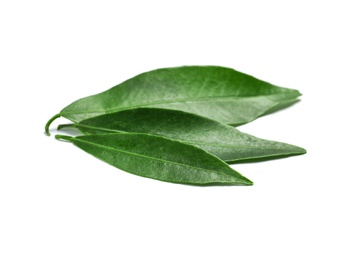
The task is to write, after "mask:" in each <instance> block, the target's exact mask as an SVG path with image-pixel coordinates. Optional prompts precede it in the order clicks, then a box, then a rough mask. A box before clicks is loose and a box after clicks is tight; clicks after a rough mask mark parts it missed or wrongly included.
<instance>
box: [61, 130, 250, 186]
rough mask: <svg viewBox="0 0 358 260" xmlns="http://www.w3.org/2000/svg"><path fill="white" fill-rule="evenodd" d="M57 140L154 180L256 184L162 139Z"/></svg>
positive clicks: (99, 137) (89, 137)
mask: <svg viewBox="0 0 358 260" xmlns="http://www.w3.org/2000/svg"><path fill="white" fill-rule="evenodd" d="M56 138H57V139H64V140H69V141H71V142H72V143H73V144H74V145H76V146H77V147H79V148H80V149H82V150H84V151H86V152H87V153H89V154H92V155H93V156H95V157H97V158H99V159H101V160H103V161H105V162H107V163H109V164H111V165H113V166H115V167H117V168H119V169H122V170H124V171H127V172H129V173H133V174H136V175H139V176H143V177H147V178H151V179H156V180H161V181H166V182H173V183H183V184H193V185H215V184H225V185H252V184H253V183H252V182H251V181H250V180H248V179H247V178H245V177H244V176H242V175H241V174H239V173H238V172H236V171H234V170H233V169H232V168H230V167H229V166H228V165H227V164H226V163H224V162H223V161H221V160H220V159H219V158H217V157H215V156H213V155H211V154H209V153H207V152H205V151H204V150H202V149H199V148H197V147H195V146H191V145H188V144H184V143H181V142H177V141H173V140H170V139H166V138H163V137H159V136H153V135H147V134H136V133H115V134H102V135H87V136H77V137H69V136H63V135H57V136H56Z"/></svg>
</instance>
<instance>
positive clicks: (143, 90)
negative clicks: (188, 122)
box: [45, 66, 300, 132]
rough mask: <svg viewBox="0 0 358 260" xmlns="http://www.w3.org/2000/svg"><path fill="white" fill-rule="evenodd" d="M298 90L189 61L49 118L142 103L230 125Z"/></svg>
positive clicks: (279, 103)
mask: <svg viewBox="0 0 358 260" xmlns="http://www.w3.org/2000/svg"><path fill="white" fill-rule="evenodd" d="M298 96H300V93H299V92H298V91H297V90H293V89H287V88H281V87H277V86H274V85H272V84H270V83H267V82H264V81H262V80H259V79H256V78H254V77H252V76H249V75H246V74H244V73H241V72H238V71H235V70H233V69H229V68H224V67H217V66H184V67H176V68H165V69H158V70H153V71H149V72H146V73H143V74H140V75H138V76H136V77H134V78H131V79H129V80H127V81H125V82H123V83H121V84H119V85H117V86H115V87H113V88H111V89H109V90H107V91H104V92H102V93H99V94H97V95H93V96H89V97H86V98H82V99H79V100H77V101H75V102H73V103H72V104H70V105H69V106H67V107H65V108H64V109H62V110H61V112H60V113H59V114H57V115H55V116H54V117H53V118H51V119H50V120H49V122H48V123H47V125H46V127H45V128H46V131H47V132H48V128H49V125H50V123H51V122H52V121H53V120H54V119H56V118H57V117H60V116H63V117H65V118H68V119H70V120H71V121H73V122H79V121H81V120H84V119H88V118H91V117H95V116H98V115H102V114H107V113H114V112H117V111H121V110H128V109H133V108H138V107H156V108H167V109H173V110H181V111H186V112H190V113H194V114H198V115H202V116H204V117H207V118H211V119H214V120H216V121H219V122H221V123H224V124H230V125H240V124H244V123H247V122H250V121H252V120H254V119H255V118H257V117H259V116H261V115H263V114H265V113H268V112H270V111H273V110H275V108H279V107H280V106H282V105H284V104H287V103H290V102H292V101H293V100H295V99H296V98H297V97H298Z"/></svg>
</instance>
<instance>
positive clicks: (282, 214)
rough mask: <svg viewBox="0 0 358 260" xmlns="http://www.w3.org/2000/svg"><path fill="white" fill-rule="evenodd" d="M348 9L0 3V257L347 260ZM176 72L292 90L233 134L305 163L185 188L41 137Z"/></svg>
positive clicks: (352, 167)
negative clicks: (93, 101) (232, 183)
mask: <svg viewBox="0 0 358 260" xmlns="http://www.w3.org/2000/svg"><path fill="white" fill-rule="evenodd" d="M354 2H355V1H344V0H340V1H329V0H328V1H314V0H311V1H224V0H220V1H183V0H181V1H154V0H152V1H113V2H109V1H97V2H95V1H83V2H81V1H1V4H0V29H1V31H0V37H1V40H0V46H1V48H0V86H1V97H0V99H1V101H0V107H1V128H0V132H1V138H2V141H1V146H0V148H1V152H2V153H1V163H0V259H4V260H8V259H37V260H40V259H275V260H276V259H345V260H348V259H358V248H357V244H358V235H357V234H358V225H357V220H358V213H357V198H358V188H357V181H358V177H357V176H358V171H357V161H358V160H357V154H358V150H357V144H358V143H357V138H358V137H357V130H358V129H357V127H356V126H355V122H356V121H357V112H358V109H357V95H356V94H357V88H358V86H357V69H358V63H357V60H358V52H357V47H358V39H357V38H358V37H357V25H358V18H357V17H358V15H357V12H358V9H357V7H356V6H355V5H354ZM181 65H221V66H226V67H232V68H235V69H236V70H239V71H242V72H245V73H248V74H251V75H253V76H255V77H258V78H260V79H263V80H266V81H269V82H271V83H273V84H276V85H279V86H284V87H289V88H295V89H298V90H300V91H301V92H302V93H303V96H302V98H301V101H300V102H299V103H297V104H295V105H294V106H291V107H289V108H287V109H285V110H282V111H279V112H277V113H274V114H271V115H269V116H265V117H262V118H259V119H257V120H256V121H255V122H252V123H250V124H248V125H245V126H242V127H240V128H239V129H240V130H242V131H244V132H248V133H250V134H253V135H256V136H257V137H261V138H266V139H271V140H277V141H283V142H288V143H292V144H296V145H299V146H302V147H304V148H306V149H307V151H308V153H307V154H306V155H303V156H297V157H291V158H286V159H281V160H274V161H268V162H263V163H251V164H238V165H233V166H232V167H233V168H235V169H236V170H238V171H239V172H241V173H242V174H244V175H245V176H247V177H248V178H250V179H251V180H253V181H254V183H255V185H254V186H252V187H193V186H185V185H177V184H170V183H164V182H159V181H154V180H150V179H145V178H141V177H138V176H135V175H131V174H128V173H125V172H122V171H119V170H117V169H115V168H113V167H111V166H109V165H107V164H105V163H103V162H101V161H99V160H97V159H95V158H93V157H91V156H90V155H88V154H86V153H84V152H83V151H81V150H79V149H78V148H76V147H75V146H73V145H71V144H69V143H65V142H59V141H56V140H55V139H54V137H53V136H54V135H52V136H51V137H47V136H45V135H44V130H43V127H44V125H45V123H46V121H47V120H48V119H49V118H50V117H51V116H53V115H54V114H56V113H58V112H59V111H60V110H61V109H62V108H63V107H64V106H66V105H68V104H69V103H70V102H72V101H74V100H76V99H78V98H80V97H84V96H87V95H91V94H95V93H98V92H102V91H104V90H106V89H108V88H110V87H112V86H114V85H116V84H118V83H120V82H122V81H124V80H126V79H128V78H130V77H133V76H135V75H137V74H139V73H142V72H144V71H148V70H152V69H156V68H161V67H172V66H181ZM64 122H67V121H66V120H64V119H59V120H57V121H55V122H54V124H53V125H52V128H54V127H56V126H57V124H59V123H64ZM55 132H56V131H55V130H54V129H52V133H53V134H54V133H55Z"/></svg>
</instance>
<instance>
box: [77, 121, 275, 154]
mask: <svg viewBox="0 0 358 260" xmlns="http://www.w3.org/2000/svg"><path fill="white" fill-rule="evenodd" d="M77 126H80V127H84V128H89V129H95V130H101V131H106V132H108V134H111V133H123V132H125V133H130V132H128V131H125V130H124V131H120V130H118V131H117V130H109V129H108V128H102V127H96V126H88V125H82V124H77ZM133 132H136V131H133ZM138 133H140V132H138ZM145 134H148V135H154V136H160V137H163V135H160V134H156V133H145ZM164 137H166V136H164ZM166 138H171V137H166ZM175 140H177V141H180V142H183V143H186V144H191V145H204V146H205V145H209V146H214V147H227V148H249V149H259V150H267V149H268V148H263V147H250V146H239V145H221V144H217V143H201V142H194V141H186V140H184V139H180V138H178V139H175ZM269 149H270V150H281V149H282V148H276V147H275V148H269Z"/></svg>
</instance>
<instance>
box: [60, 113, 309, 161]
mask: <svg viewBox="0 0 358 260" xmlns="http://www.w3.org/2000/svg"><path fill="white" fill-rule="evenodd" d="M63 126H67V125H60V126H59V129H61V128H62V127H63ZM74 126H75V127H77V128H78V129H79V130H80V131H81V132H82V133H85V134H102V133H109V132H112V133H115V132H135V133H147V134H154V135H160V136H164V137H167V138H170V139H173V140H177V141H181V142H185V143H187V144H191V145H194V146H197V147H199V148H202V149H204V150H205V151H207V152H209V153H211V154H213V155H215V156H217V157H219V158H220V159H222V160H224V161H226V162H238V161H245V160H252V159H269V158H272V157H274V158H275V157H277V156H290V155H297V154H303V153H305V152H306V151H305V150H304V149H303V148H300V147H297V146H293V145H289V144H285V143H280V142H274V141H268V140H264V139H260V138H257V137H254V136H252V135H248V134H245V133H242V132H240V131H239V130H237V129H236V128H234V127H231V126H227V125H224V124H221V123H219V122H216V121H213V120H211V119H208V118H204V117H201V116H198V115H194V114H189V113H186V112H182V111H175V110H167V109H159V108H137V109H132V110H124V111H120V112H116V113H112V114H107V115H101V116H97V117H93V118H90V119H86V120H83V121H81V122H79V123H78V124H75V125H74Z"/></svg>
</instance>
